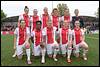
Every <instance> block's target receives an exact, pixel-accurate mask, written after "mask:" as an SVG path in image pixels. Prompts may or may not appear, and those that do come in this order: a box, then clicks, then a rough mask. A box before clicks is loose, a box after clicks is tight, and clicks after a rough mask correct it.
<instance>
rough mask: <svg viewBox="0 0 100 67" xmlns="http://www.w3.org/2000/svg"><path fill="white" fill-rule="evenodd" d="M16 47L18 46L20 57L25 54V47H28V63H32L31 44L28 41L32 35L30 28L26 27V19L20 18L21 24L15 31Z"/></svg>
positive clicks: (17, 51)
mask: <svg viewBox="0 0 100 67" xmlns="http://www.w3.org/2000/svg"><path fill="white" fill-rule="evenodd" d="M14 34H15V35H14V41H15V42H14V49H15V48H16V54H17V56H18V59H21V58H22V56H23V48H25V49H26V54H27V63H28V64H31V63H32V62H31V60H30V44H29V42H28V40H29V37H30V32H29V28H28V27H26V23H25V20H20V26H19V27H18V28H16V29H15V31H14Z"/></svg>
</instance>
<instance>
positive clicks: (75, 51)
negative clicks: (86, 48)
mask: <svg viewBox="0 0 100 67" xmlns="http://www.w3.org/2000/svg"><path fill="white" fill-rule="evenodd" d="M82 44H83V42H80V43H79V44H77V45H73V48H75V49H74V50H73V51H74V53H79V52H80V47H81V46H82Z"/></svg>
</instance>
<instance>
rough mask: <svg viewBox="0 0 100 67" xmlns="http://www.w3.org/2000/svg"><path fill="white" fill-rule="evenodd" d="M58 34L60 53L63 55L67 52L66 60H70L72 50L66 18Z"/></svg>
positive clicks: (70, 35)
mask: <svg viewBox="0 0 100 67" xmlns="http://www.w3.org/2000/svg"><path fill="white" fill-rule="evenodd" d="M59 35H60V48H61V52H62V55H63V56H64V57H65V56H66V52H67V62H71V59H70V56H71V51H72V34H71V29H69V24H68V21H67V20H65V21H64V22H63V27H62V28H61V29H59ZM67 50H68V51H67Z"/></svg>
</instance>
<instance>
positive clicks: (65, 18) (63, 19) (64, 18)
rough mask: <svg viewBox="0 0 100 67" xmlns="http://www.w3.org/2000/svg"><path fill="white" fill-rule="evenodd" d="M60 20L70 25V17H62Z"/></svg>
mask: <svg viewBox="0 0 100 67" xmlns="http://www.w3.org/2000/svg"><path fill="white" fill-rule="evenodd" d="M61 20H62V21H65V20H67V21H68V22H69V23H70V21H72V17H71V16H62V17H61Z"/></svg>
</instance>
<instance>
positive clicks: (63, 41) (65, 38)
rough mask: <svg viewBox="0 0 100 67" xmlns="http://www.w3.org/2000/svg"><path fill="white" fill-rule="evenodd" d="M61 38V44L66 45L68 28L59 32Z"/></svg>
mask: <svg viewBox="0 0 100 67" xmlns="http://www.w3.org/2000/svg"><path fill="white" fill-rule="evenodd" d="M61 36H62V44H66V43H67V42H68V28H66V29H65V28H62V31H61Z"/></svg>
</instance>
